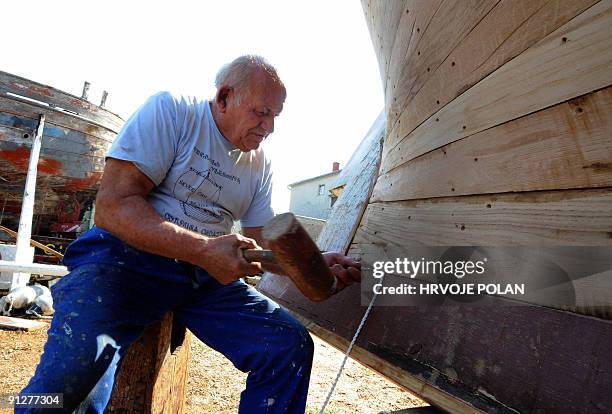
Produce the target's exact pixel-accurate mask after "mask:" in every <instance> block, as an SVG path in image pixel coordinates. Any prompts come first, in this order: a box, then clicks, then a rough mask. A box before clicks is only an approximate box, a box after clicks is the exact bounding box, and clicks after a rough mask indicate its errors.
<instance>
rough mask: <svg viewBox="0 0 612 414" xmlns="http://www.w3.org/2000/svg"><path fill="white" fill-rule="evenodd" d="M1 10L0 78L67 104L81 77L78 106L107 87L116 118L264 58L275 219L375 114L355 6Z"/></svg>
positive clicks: (370, 53) (110, 2)
mask: <svg viewBox="0 0 612 414" xmlns="http://www.w3.org/2000/svg"><path fill="white" fill-rule="evenodd" d="M2 11H3V15H4V17H3V19H2V24H1V25H0V34H1V35H2V38H3V39H5V42H6V40H7V39H8V44H7V43H5V47H4V53H2V55H1V56H0V70H3V71H6V72H9V73H13V74H15V75H19V76H22V77H25V78H28V79H31V80H34V81H37V82H40V83H43V84H47V85H50V86H53V87H56V88H58V89H61V90H64V91H66V92H69V93H72V94H74V95H78V96H80V95H81V91H82V88H83V82H84V81H88V82H90V83H91V84H92V86H91V89H90V95H89V100H90V101H92V102H94V103H96V104H97V103H99V101H100V96H101V94H102V90H107V91H108V92H109V97H108V99H107V101H106V107H107V108H108V109H110V110H111V111H113V112H115V113H117V114H119V115H121V116H122V117H123V118H124V119H127V117H129V115H130V114H131V113H132V112H133V111H134V110H136V109H137V108H138V106H139V105H140V104H142V103H143V102H144V101H145V100H146V98H147V97H148V96H150V95H152V94H154V93H156V92H158V91H161V90H169V91H173V92H178V93H183V94H188V95H195V96H197V97H199V98H203V99H208V98H212V97H213V96H214V93H215V88H214V77H215V74H216V72H217V71H218V69H219V68H220V67H221V66H222V65H224V64H225V63H228V62H230V61H231V60H233V59H234V58H236V57H237V56H240V55H244V54H259V55H262V56H264V57H265V58H266V59H267V60H268V61H269V62H270V63H272V64H273V65H274V66H275V67H276V68H277V70H278V72H279V75H280V76H281V78H282V79H283V82H284V83H285V86H286V88H287V100H286V101H285V106H284V109H283V113H282V114H281V115H280V116H279V117H278V118H277V120H276V122H275V132H274V133H273V134H272V135H271V136H270V137H268V139H267V140H266V142H265V143H264V144H263V145H264V148H265V151H266V153H267V154H268V156H269V157H270V158H271V159H272V164H273V171H274V193H273V194H274V195H273V199H272V205H273V207H274V209H275V211H276V212H279V213H280V212H283V211H287V210H288V207H289V190H288V189H287V185H288V184H290V183H292V182H295V181H299V180H302V179H305V178H308V177H313V176H316V175H320V174H324V173H327V172H330V171H331V168H332V163H333V162H334V161H338V162H340V167H341V168H342V167H343V166H344V165H345V164H346V162H347V161H348V160H349V158H350V156H351V154H352V152H353V151H354V150H355V149H356V148H357V145H358V144H359V142H361V140H362V138H363V137H364V136H365V134H366V133H367V132H368V130H369V128H370V126H371V124H372V123H373V122H374V120H375V119H376V117H377V116H378V114H379V113H380V111H381V110H382V109H383V106H384V101H383V92H382V86H381V81H380V75H379V71H378V64H377V61H376V56H375V54H374V49H373V46H372V42H371V40H370V35H369V32H368V29H367V25H366V21H365V18H364V15H363V9H362V7H361V2H359V1H358V0H352V1H349V0H333V1H330V0H327V1H325V0H308V1H304V0H302V1H298V0H285V1H281V0H279V1H273V0H269V1H265V0H258V1H246V0H245V1H232V0H223V1H221V0H217V1H203V0H200V1H182V0H174V1H164V2H160V1H136V0H123V1H115V0H107V1H95V2H92V1H84V0H80V1H64V0H55V1H44V0H41V1H31V0H8V1H6V2H3V5H2ZM10 39H13V40H10ZM9 51H10V53H9Z"/></svg>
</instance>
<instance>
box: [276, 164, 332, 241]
mask: <svg viewBox="0 0 612 414" xmlns="http://www.w3.org/2000/svg"><path fill="white" fill-rule="evenodd" d="M340 171H341V170H340V164H339V163H337V162H334V163H333V166H332V171H331V172H328V173H326V174H322V175H318V176H316V177H311V178H307V179H305V180H301V181H297V182H295V183H292V184H289V186H288V187H289V190H290V191H291V198H290V201H289V211H290V212H292V213H293V214H295V215H296V216H297V218H298V220H299V221H300V222H301V223H302V225H303V226H304V228H305V229H306V231H308V233H309V234H310V235H311V237H312V238H313V239H316V238H317V236H318V235H319V233H320V231H321V229H322V228H323V225H324V224H325V220H326V219H327V217H328V216H329V213H330V211H331V209H332V207H333V205H334V202H335V201H336V200H337V197H336V196H335V195H334V194H333V193H331V192H330V190H331V189H332V188H334V186H335V182H336V178H337V177H338V174H339V173H340Z"/></svg>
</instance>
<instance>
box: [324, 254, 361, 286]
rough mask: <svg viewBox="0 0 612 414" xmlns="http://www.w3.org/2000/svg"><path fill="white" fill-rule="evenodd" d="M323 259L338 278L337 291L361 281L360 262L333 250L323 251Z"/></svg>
mask: <svg viewBox="0 0 612 414" xmlns="http://www.w3.org/2000/svg"><path fill="white" fill-rule="evenodd" d="M323 259H325V263H327V266H329V269H330V270H331V272H332V274H333V275H334V276H336V279H337V280H338V285H337V287H336V291H337V292H339V291H341V290H342V289H344V288H345V287H347V286H350V285H352V284H353V283H355V282H358V283H360V282H361V263H359V262H357V261H355V260H353V259H351V258H350V257H346V256H344V255H342V254H340V253H334V252H326V253H323Z"/></svg>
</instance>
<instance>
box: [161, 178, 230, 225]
mask: <svg viewBox="0 0 612 414" xmlns="http://www.w3.org/2000/svg"><path fill="white" fill-rule="evenodd" d="M181 190H182V191H181ZM221 190H223V186H222V185H219V184H217V182H216V180H215V176H214V174H212V173H211V170H210V169H208V170H205V171H198V170H196V169H195V168H193V167H190V168H189V171H187V172H185V173H183V174H182V175H181V176H180V177H179V178H178V180H177V181H176V183H175V184H174V191H173V193H174V194H173V195H174V197H176V198H177V200H178V201H179V203H180V205H181V210H183V213H185V216H187V217H189V218H192V219H194V220H196V221H198V222H200V223H211V224H214V223H221V222H222V221H223V214H222V211H221V209H220V208H219V207H218V203H219V197H220V196H221ZM185 191H186V192H187V197H186V198H184V197H185ZM183 200H184V201H183Z"/></svg>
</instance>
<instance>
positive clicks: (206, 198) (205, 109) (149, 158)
mask: <svg viewBox="0 0 612 414" xmlns="http://www.w3.org/2000/svg"><path fill="white" fill-rule="evenodd" d="M107 157H111V158H117V159H120V160H126V161H131V162H133V163H134V164H135V165H136V167H138V169H139V170H140V171H142V173H144V174H145V175H146V176H147V177H149V178H150V179H151V180H152V181H153V182H154V183H155V184H156V187H155V188H154V189H153V190H152V191H151V193H149V195H148V197H147V200H148V201H149V203H151V205H152V206H153V207H154V208H155V210H157V212H158V213H159V214H160V215H161V216H162V217H164V219H166V220H167V221H170V222H172V223H175V224H177V225H179V226H181V227H184V228H187V229H189V230H192V231H195V232H197V233H201V234H204V235H207V236H220V235H224V234H229V232H230V229H231V227H232V224H233V222H234V220H240V221H241V225H242V227H259V226H263V225H264V224H265V223H266V221H268V220H269V219H270V218H272V217H273V216H274V212H273V211H272V207H271V197H272V172H271V166H270V162H269V160H268V159H267V158H266V157H265V155H264V153H263V150H262V148H261V147H260V148H259V149H257V150H253V151H249V152H242V151H240V150H239V149H238V148H236V147H235V146H234V145H233V144H232V143H230V142H229V141H228V140H227V139H225V138H224V137H223V135H221V132H220V131H219V129H218V128H217V125H216V124H215V121H214V119H213V116H212V112H211V109H210V103H209V102H208V101H199V100H197V99H195V98H193V97H183V96H174V95H172V94H170V93H168V92H160V93H158V94H156V95H154V96H152V97H151V98H149V99H148V100H147V102H145V104H144V105H143V106H142V107H141V108H140V109H138V111H136V113H134V115H132V116H131V117H130V119H129V120H128V121H127V122H126V124H125V126H124V127H123V129H122V130H121V132H120V133H119V135H118V136H117V139H116V140H115V142H114V143H113V145H112V146H111V148H110V150H109V151H108V154H107Z"/></svg>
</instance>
